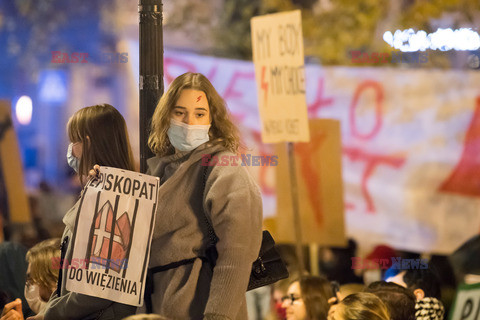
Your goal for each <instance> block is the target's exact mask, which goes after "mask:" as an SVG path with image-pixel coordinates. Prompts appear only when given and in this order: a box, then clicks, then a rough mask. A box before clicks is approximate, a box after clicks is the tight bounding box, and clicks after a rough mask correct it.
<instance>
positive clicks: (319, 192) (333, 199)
mask: <svg viewBox="0 0 480 320" xmlns="http://www.w3.org/2000/svg"><path fill="white" fill-rule="evenodd" d="M310 136H311V137H312V141H311V142H309V143H297V144H296V145H295V153H294V154H295V165H296V166H295V167H296V168H295V169H296V174H295V175H294V177H296V178H297V184H298V195H299V199H298V202H299V209H300V210H299V211H300V217H301V219H300V225H301V229H302V240H303V242H304V243H305V244H308V243H317V244H322V245H332V246H342V245H344V244H345V243H346V239H345V225H344V199H343V180H342V148H341V139H340V122H339V121H338V120H331V119H315V120H310ZM276 154H277V155H278V168H277V217H278V218H277V228H276V229H277V233H275V234H274V235H275V239H276V240H277V242H294V241H295V239H294V233H293V228H292V225H293V212H292V197H291V196H290V193H291V182H290V179H291V176H290V175H289V172H288V165H287V164H288V162H287V159H288V157H287V149H286V146H285V145H284V144H278V145H277V146H276Z"/></svg>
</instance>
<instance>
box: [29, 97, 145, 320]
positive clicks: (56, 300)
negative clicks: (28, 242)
mask: <svg viewBox="0 0 480 320" xmlns="http://www.w3.org/2000/svg"><path fill="white" fill-rule="evenodd" d="M67 132H68V137H69V139H70V142H71V143H70V145H69V147H68V151H67V162H68V164H69V165H70V166H71V167H72V168H73V169H74V170H75V171H76V172H77V173H78V175H79V178H80V181H81V182H82V183H86V179H87V177H88V172H89V170H90V168H92V167H93V166H94V165H95V164H98V165H101V166H109V167H114V168H120V169H125V170H132V171H133V170H134V163H133V155H132V151H131V149H130V142H129V138H128V132H127V126H126V123H125V119H124V118H123V116H122V115H121V114H120V112H118V110H117V109H115V108H114V107H113V106H111V105H109V104H101V105H95V106H90V107H85V108H82V109H80V110H78V111H77V112H75V114H74V115H73V116H72V117H71V118H70V119H69V121H68V124H67ZM85 190H86V189H85V188H84V189H83V191H82V192H85ZM80 202H81V198H80V199H79V200H78V201H77V203H76V204H75V205H74V206H73V207H72V208H71V209H70V210H69V211H68V212H67V213H66V214H65V216H64V218H63V222H64V223H65V230H64V233H63V236H62V245H61V261H62V262H63V261H65V262H69V261H70V262H71V261H72V255H73V243H72V235H73V231H74V230H75V223H76V220H77V214H78V211H79V210H78V206H79V205H80ZM68 265H69V264H68V263H64V264H63V265H62V266H61V268H60V270H59V278H58V283H57V290H56V292H55V294H53V295H52V296H51V297H50V300H49V301H48V303H47V306H46V310H45V314H44V315H43V314H39V315H37V316H35V317H31V318H29V319H32V320H42V319H45V320H50V319H51V320H60V319H69V320H74V319H84V318H87V317H89V318H92V319H98V320H100V319H121V318H124V317H126V316H129V315H132V314H134V313H135V311H136V307H134V306H130V305H126V304H122V303H118V302H113V301H111V300H107V299H102V298H97V297H93V296H87V295H84V294H79V293H74V292H70V291H68V290H67V289H66V274H67V271H68Z"/></svg>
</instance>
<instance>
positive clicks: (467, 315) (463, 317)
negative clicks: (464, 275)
mask: <svg viewBox="0 0 480 320" xmlns="http://www.w3.org/2000/svg"><path fill="white" fill-rule="evenodd" d="M449 319H451V320H480V283H476V284H463V285H460V286H459V287H458V291H457V295H456V297H455V301H454V303H453V307H452V310H451V311H450V317H449Z"/></svg>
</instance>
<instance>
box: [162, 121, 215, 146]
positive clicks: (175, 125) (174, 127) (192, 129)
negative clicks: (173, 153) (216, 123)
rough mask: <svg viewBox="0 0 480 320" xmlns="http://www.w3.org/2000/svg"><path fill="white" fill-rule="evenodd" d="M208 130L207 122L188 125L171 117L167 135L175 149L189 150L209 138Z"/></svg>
mask: <svg viewBox="0 0 480 320" xmlns="http://www.w3.org/2000/svg"><path fill="white" fill-rule="evenodd" d="M208 130H210V125H209V124H207V125H189V124H186V123H183V122H181V121H178V120H175V119H171V121H170V128H169V129H168V131H167V135H168V138H169V139H170V143H171V144H172V146H174V147H175V149H177V150H180V151H191V150H193V149H195V148H197V147H198V146H200V145H201V144H203V143H205V142H207V141H208V140H210V137H209V136H208Z"/></svg>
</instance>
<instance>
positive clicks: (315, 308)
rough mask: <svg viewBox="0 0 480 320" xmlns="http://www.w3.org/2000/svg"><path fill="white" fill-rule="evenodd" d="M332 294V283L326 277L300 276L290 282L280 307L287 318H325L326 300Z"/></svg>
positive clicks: (292, 319) (308, 319) (291, 319)
mask: <svg viewBox="0 0 480 320" xmlns="http://www.w3.org/2000/svg"><path fill="white" fill-rule="evenodd" d="M333 296H334V292H333V288H332V285H331V284H330V282H329V281H328V280H327V279H326V278H324V277H317V276H302V277H300V279H299V280H296V281H293V282H292V283H291V284H290V287H289V288H288V291H287V295H286V296H285V297H283V298H282V301H283V303H282V307H283V308H285V309H286V315H287V320H326V319H327V316H328V310H329V304H328V300H329V299H330V298H332V297H333Z"/></svg>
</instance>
